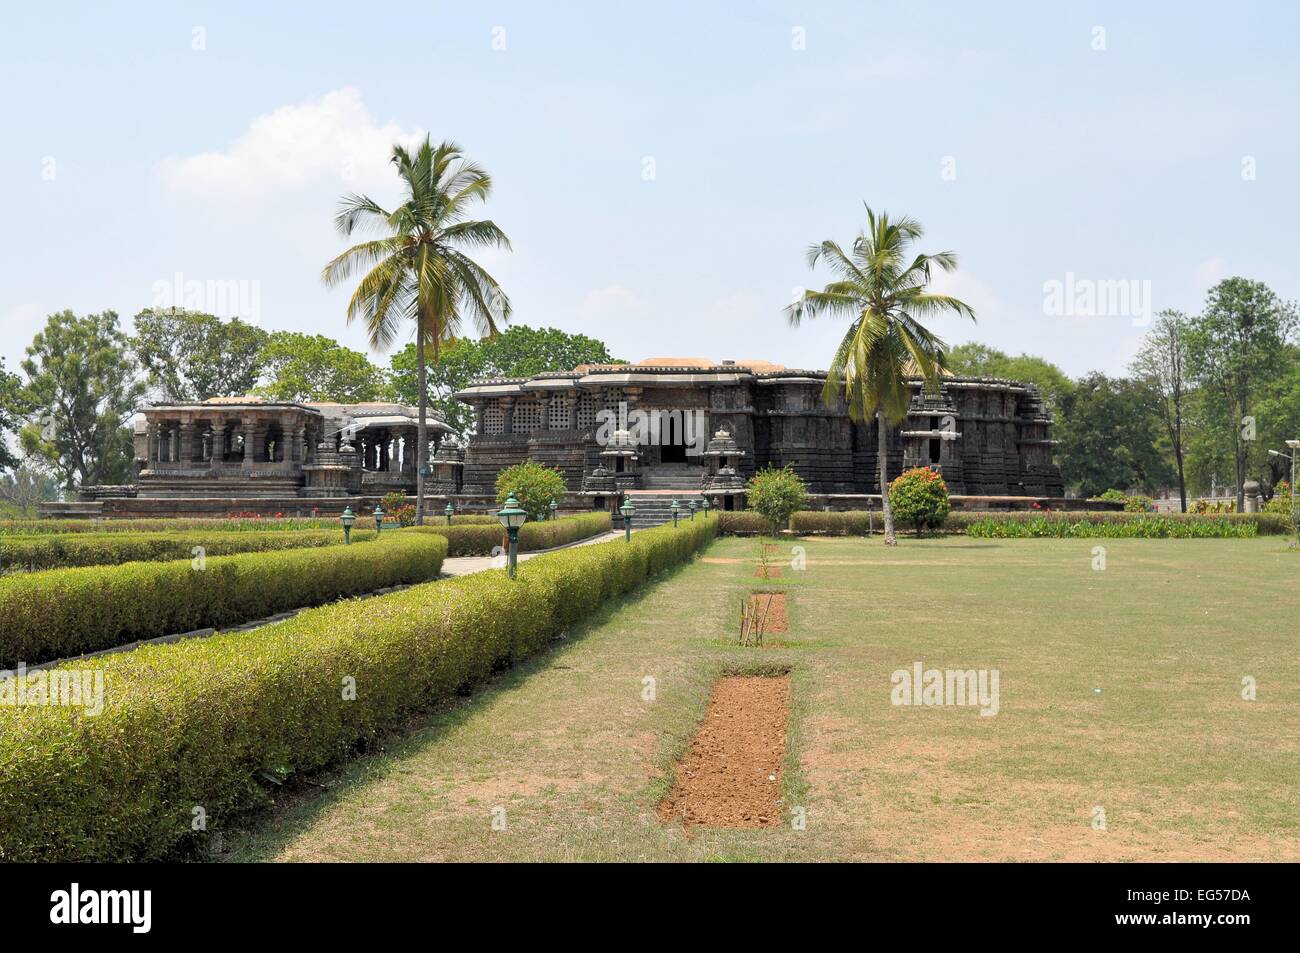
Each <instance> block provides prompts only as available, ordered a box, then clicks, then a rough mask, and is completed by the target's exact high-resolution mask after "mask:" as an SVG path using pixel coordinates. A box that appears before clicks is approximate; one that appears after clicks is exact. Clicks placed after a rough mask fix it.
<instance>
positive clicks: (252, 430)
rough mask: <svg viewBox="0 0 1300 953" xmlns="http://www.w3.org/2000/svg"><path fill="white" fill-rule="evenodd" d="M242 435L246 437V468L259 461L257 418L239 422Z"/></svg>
mask: <svg viewBox="0 0 1300 953" xmlns="http://www.w3.org/2000/svg"><path fill="white" fill-rule="evenodd" d="M239 430H240V433H242V434H243V436H244V459H243V464H244V466H249V465H250V464H252V463H254V462H255V461H256V460H257V418H256V417H243V418H241V419H240V422H239Z"/></svg>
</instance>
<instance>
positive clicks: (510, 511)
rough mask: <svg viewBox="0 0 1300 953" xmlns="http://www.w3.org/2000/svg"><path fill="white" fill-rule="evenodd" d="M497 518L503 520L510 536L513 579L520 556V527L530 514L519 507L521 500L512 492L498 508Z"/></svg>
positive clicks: (509, 567)
mask: <svg viewBox="0 0 1300 953" xmlns="http://www.w3.org/2000/svg"><path fill="white" fill-rule="evenodd" d="M497 519H498V520H500V521H501V525H502V526H504V527H505V528H506V533H507V535H509V537H510V556H509V563H508V564H507V574H508V575H509V576H510V578H511V579H513V578H515V563H516V561H517V560H518V557H519V527H521V526H523V525H524V523H525V522H526V521H527V520H528V514H527V513H525V512H524V511H523V510H521V509H520V508H519V501H518V500H516V499H515V495H514V494H513V493H511V494H510V495H509V496H507V497H506V502H505V505H504V506H502V507H501V509H499V510H497Z"/></svg>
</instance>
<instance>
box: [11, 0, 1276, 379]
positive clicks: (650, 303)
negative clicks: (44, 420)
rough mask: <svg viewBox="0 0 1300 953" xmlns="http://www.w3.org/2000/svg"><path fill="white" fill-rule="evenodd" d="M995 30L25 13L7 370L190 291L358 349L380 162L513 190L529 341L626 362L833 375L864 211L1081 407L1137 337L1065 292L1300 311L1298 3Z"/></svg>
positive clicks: (1002, 10)
mask: <svg viewBox="0 0 1300 953" xmlns="http://www.w3.org/2000/svg"><path fill="white" fill-rule="evenodd" d="M978 6H979V7H980V9H976V7H977V5H975V4H966V3H953V4H930V3H919V2H903V3H829V2H828V3H776V2H759V3H752V2H750V3H741V2H736V3H699V2H695V3H674V2H658V3H654V4H610V3H607V2H605V3H583V4H578V3H552V4H539V3H482V4H454V5H453V4H446V3H419V4H410V5H406V4H390V5H379V6H371V7H366V6H364V5H357V4H355V3H349V4H336V3H328V2H314V3H310V4H307V3H302V4H266V3H259V4H245V3H220V4H218V3H211V4H146V3H133V4H129V5H127V4H118V5H113V6H112V7H111V8H110V7H109V6H108V5H101V4H72V5H67V12H61V13H59V14H55V13H53V12H52V8H41V7H39V6H38V5H34V4H28V5H23V6H21V7H15V8H12V9H10V10H7V11H6V12H5V25H4V29H3V31H2V32H0V100H2V101H3V121H4V127H5V134H4V141H5V148H4V149H3V150H0V181H2V182H3V183H4V205H5V208H6V210H7V212H8V222H7V227H5V228H4V229H3V231H2V232H0V261H3V262H4V280H3V282H2V283H0V322H2V324H0V326H2V327H3V332H4V333H3V341H2V342H0V355H3V356H4V358H5V360H6V364H7V366H8V367H9V368H11V369H12V368H14V367H15V366H16V363H17V361H18V359H19V358H20V357H21V355H22V351H23V349H24V347H25V346H26V345H27V343H28V342H29V341H30V338H31V335H32V333H33V332H34V331H35V330H36V329H37V327H38V326H39V325H40V324H41V323H43V320H44V316H45V315H46V314H48V313H49V312H51V311H54V310H59V309H62V308H73V309H75V310H76V311H78V312H86V311H91V310H100V309H103V308H113V309H116V310H117V311H119V312H120V313H121V314H122V315H123V317H124V318H129V316H130V315H132V314H134V313H135V312H136V311H137V310H139V309H140V308H142V307H145V306H147V305H149V304H150V303H151V301H152V300H153V299H154V297H155V294H156V293H157V288H156V287H155V286H156V283H158V282H168V283H170V282H172V281H173V276H174V275H176V274H177V273H180V274H182V275H183V276H184V278H185V279H187V280H200V281H207V280H213V281H239V282H244V283H245V284H244V289H245V291H246V294H248V295H250V296H251V295H252V294H254V293H255V294H256V295H257V298H256V304H257V306H258V314H257V315H256V316H257V317H258V318H259V321H260V323H261V324H262V326H264V327H267V328H269V329H282V328H283V329H295V330H303V331H315V332H320V333H325V334H329V335H332V336H335V337H337V338H339V340H341V341H343V342H344V343H347V344H349V345H350V346H354V347H358V348H364V337H363V335H362V333H361V331H360V329H359V328H347V327H345V325H344V322H343V309H344V302H345V294H344V292H342V291H335V292H329V291H326V290H325V289H324V288H323V287H322V286H321V285H320V282H319V278H318V275H319V270H320V267H321V265H322V264H323V263H324V262H325V261H326V260H327V259H328V258H329V257H330V256H331V255H333V254H334V253H336V252H337V251H338V250H339V249H340V248H341V247H342V243H341V240H340V239H338V238H337V237H336V236H335V234H334V233H333V231H332V228H331V225H330V218H331V215H332V212H333V209H334V205H335V202H336V201H337V198H338V196H339V195H340V193H342V192H344V191H346V190H348V189H351V188H358V189H360V190H362V191H369V192H371V193H372V194H374V195H375V196H376V197H377V198H379V199H381V200H384V201H386V200H388V199H390V198H391V197H392V196H393V194H394V193H393V191H392V177H391V174H390V172H389V170H388V168H387V166H386V165H385V160H386V154H387V150H388V149H389V147H390V146H391V143H392V141H393V140H394V139H395V138H398V137H407V136H411V135H414V134H415V133H417V132H422V131H425V130H428V131H431V132H432V133H433V134H434V136H435V138H441V137H448V138H454V139H456V140H458V141H459V142H460V143H461V144H462V145H464V146H465V147H466V149H467V151H468V152H469V153H470V154H471V155H472V156H473V157H475V158H476V159H477V160H479V161H480V162H481V163H483V164H484V165H485V166H487V168H488V169H489V170H490V171H491V172H492V173H493V175H494V177H495V180H496V193H495V196H494V198H493V200H492V201H491V202H490V204H489V205H488V206H487V208H486V214H487V215H489V216H490V217H492V218H494V219H495V220H496V221H497V223H498V224H500V225H501V226H502V227H503V228H504V229H505V230H506V231H507V232H508V233H509V234H510V236H511V238H512V239H513V241H514V252H513V254H493V255H490V256H487V257H486V263H487V264H488V265H489V266H490V268H491V270H492V271H493V272H494V273H495V274H496V275H497V277H498V278H499V279H500V281H501V282H502V284H503V285H504V287H505V288H506V290H507V292H508V293H509V294H510V295H511V297H512V299H513V301H514V304H515V309H516V320H518V321H520V322H523V323H527V324H532V325H553V326H556V327H560V328H564V329H566V330H569V331H582V332H584V333H588V334H592V335H595V336H598V337H601V338H603V339H605V340H606V341H607V342H608V343H609V345H610V347H611V348H612V350H613V351H614V352H615V353H617V354H618V355H620V356H622V357H625V358H629V359H637V358H642V357H650V356H665V355H684V354H698V355H703V356H708V357H712V358H715V359H724V358H748V357H761V358H767V359H770V360H775V361H779V362H782V363H785V364H788V365H791V366H803V367H824V366H825V363H826V360H827V357H828V356H829V353H830V351H831V349H832V347H833V345H834V342H835V341H836V340H837V338H838V336H839V334H840V333H842V330H843V326H842V325H840V324H835V323H826V324H822V325H816V326H806V327H804V328H801V329H798V330H793V329H790V328H788V327H787V326H786V325H785V323H784V321H783V319H782V317H781V309H782V307H783V306H784V305H785V304H786V302H787V301H788V300H789V299H790V296H791V294H792V289H794V288H796V287H797V286H800V285H802V284H805V283H807V284H813V283H815V282H816V281H817V279H818V278H819V277H820V278H824V276H815V275H813V274H811V273H810V272H809V271H808V270H807V269H806V267H805V265H804V257H803V256H804V249H805V247H806V246H807V245H808V243H809V242H811V241H814V240H820V239H822V238H836V239H839V240H842V241H845V242H847V241H849V240H850V239H851V238H852V236H853V234H854V233H855V231H856V229H857V227H858V226H859V225H860V223H861V220H862V215H861V203H862V202H863V201H864V200H866V201H868V202H870V203H871V204H872V205H874V206H876V207H877V208H884V209H888V210H890V211H891V212H894V213H899V212H906V213H908V214H911V215H913V216H915V217H917V218H919V219H920V220H921V221H922V222H923V223H924V225H925V227H926V229H927V236H926V238H925V240H924V242H923V245H922V248H923V249H924V250H940V249H952V250H955V251H956V252H957V253H958V254H959V256H960V259H961V270H960V272H959V273H958V274H957V275H956V276H954V277H953V278H951V279H950V280H949V281H948V282H947V284H946V288H947V289H948V290H951V291H952V292H953V293H955V294H958V295H960V296H962V297H965V298H966V299H967V300H968V301H970V303H971V304H973V305H974V306H975V307H976V309H977V310H978V312H979V324H978V326H970V325H968V324H967V325H964V324H962V323H959V322H957V321H956V320H953V319H945V320H943V321H941V322H938V323H937V330H939V331H940V333H942V334H944V335H945V336H946V337H947V338H948V340H950V341H952V342H954V343H955V342H959V341H963V340H970V339H976V340H982V341H985V342H988V343H991V344H994V345H996V346H999V347H1002V348H1004V349H1008V350H1012V351H1019V350H1028V351H1030V352H1032V353H1037V354H1041V355H1043V356H1045V357H1048V358H1050V359H1051V360H1054V361H1056V362H1058V363H1059V364H1061V365H1062V366H1063V367H1065V368H1066V370H1068V371H1069V372H1071V373H1074V374H1079V373H1083V372H1085V371H1087V370H1090V369H1093V368H1100V369H1103V370H1107V371H1111V372H1117V371H1121V370H1122V369H1123V368H1124V366H1125V364H1126V363H1127V361H1128V359H1129V358H1130V356H1131V354H1132V352H1133V349H1134V346H1135V344H1136V341H1137V339H1138V337H1139V336H1140V333H1141V328H1140V327H1135V325H1134V319H1133V317H1132V316H1131V315H1126V314H1120V315H1115V314H1111V315H1105V314H1103V315H1096V316H1086V315H1085V316H1080V315H1073V316H1054V315H1050V314H1045V313H1044V291H1043V287H1044V283H1045V282H1048V281H1052V280H1058V281H1064V280H1065V278H1066V275H1067V273H1073V274H1074V276H1075V277H1076V279H1082V280H1135V281H1138V282H1149V283H1150V285H1149V287H1150V291H1151V299H1150V304H1151V306H1152V307H1153V308H1155V309H1160V308H1164V307H1176V308H1182V309H1185V310H1195V309H1197V308H1198V307H1199V305H1200V303H1201V301H1202V300H1203V297H1204V292H1205V289H1206V288H1207V287H1208V286H1209V285H1210V284H1211V283H1213V281H1215V280H1217V279H1218V278H1221V277H1224V276H1226V275H1229V274H1243V275H1246V276H1249V277H1252V278H1258V279H1261V280H1264V281H1267V282H1269V283H1270V284H1272V285H1273V287H1274V288H1275V289H1276V290H1277V291H1278V292H1279V293H1281V294H1282V295H1284V296H1285V297H1288V298H1291V297H1296V296H1298V295H1300V289H1298V288H1297V280H1296V278H1295V273H1294V263H1295V260H1296V257H1297V250H1298V249H1297V238H1296V237H1295V236H1296V226H1295V217H1296V216H1295V214H1294V212H1295V209H1296V208H1297V202H1296V199H1297V197H1298V193H1300V189H1298V186H1297V175H1298V174H1300V163H1298V162H1297V161H1296V160H1297V137H1298V136H1300V131H1298V125H1300V124H1297V122H1296V120H1297V108H1296V105H1295V104H1296V103H1297V102H1300V71H1298V70H1297V67H1296V65H1295V55H1294V40H1295V36H1296V35H1297V33H1298V32H1300V29H1298V28H1300V15H1297V13H1296V12H1295V7H1294V5H1292V4H1286V3H1281V2H1278V3H1273V4H1251V3H1244V4H1243V3H1234V4H1228V3H1218V4H1212V5H1211V4H1191V3H1186V2H1179V3H1161V4H1155V3H1150V4H1148V3H1142V4H1135V3H1072V4H1042V3H1024V4H1020V3H1015V4H1013V3H990V4H981V5H978ZM402 8H406V10H407V12H405V13H404V14H402V15H400V16H399V15H398V10H399V9H402ZM984 8H987V9H984ZM1097 28H1101V29H1102V30H1104V35H1103V34H1100V33H1098V32H1097ZM196 31H199V32H196ZM798 31H802V33H801V34H800V33H799V32H798ZM800 35H802V37H803V38H804V43H803V45H804V47H805V48H803V49H797V48H795V47H797V46H799V42H798V39H799V36H800ZM494 39H495V41H496V45H497V46H500V45H502V40H504V47H505V48H504V49H494ZM1099 41H1104V42H1102V43H1099ZM1098 45H1104V49H1096V48H1095V47H1097V46H1098ZM195 46H201V47H203V48H201V49H195ZM646 157H652V159H653V163H654V177H653V179H651V180H647V178H646V177H645V175H644V171H643V170H644V169H645V163H646ZM946 157H950V158H946ZM945 162H947V163H948V165H947V166H946V168H948V169H949V170H955V178H953V177H951V176H949V177H948V178H945V176H944V174H943V173H944V170H945ZM1243 163H1245V168H1247V169H1249V168H1250V167H1251V166H1252V165H1253V168H1254V170H1255V174H1254V178H1253V179H1252V178H1249V177H1248V176H1246V177H1244V176H1243ZM51 173H52V177H51ZM1139 287H1141V286H1139ZM245 300H246V303H247V302H250V301H252V300H253V299H252V298H251V297H247V298H246V299H245ZM377 359H379V360H381V361H383V362H385V363H386V360H387V359H386V357H378V358H377Z"/></svg>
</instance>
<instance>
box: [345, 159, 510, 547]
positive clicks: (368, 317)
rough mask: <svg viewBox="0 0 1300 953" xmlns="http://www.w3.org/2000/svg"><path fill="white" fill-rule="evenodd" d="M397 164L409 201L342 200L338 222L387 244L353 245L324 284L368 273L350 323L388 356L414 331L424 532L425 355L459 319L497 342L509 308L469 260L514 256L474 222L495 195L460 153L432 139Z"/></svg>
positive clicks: (485, 225) (418, 507) (418, 510)
mask: <svg viewBox="0 0 1300 953" xmlns="http://www.w3.org/2000/svg"><path fill="white" fill-rule="evenodd" d="M392 161H393V165H394V166H396V167H397V173H398V176H399V177H400V178H401V181H402V187H403V189H404V191H405V193H406V200H405V201H404V202H402V204H401V205H399V206H398V207H397V208H395V209H394V210H393V211H391V212H389V211H387V210H385V209H384V208H382V207H381V206H380V205H379V204H378V203H377V202H375V200H374V199H371V198H368V197H367V196H364V195H356V194H351V195H347V196H345V197H344V198H343V200H342V202H341V203H340V206H339V211H338V214H337V215H336V216H335V218H334V224H335V226H336V227H337V228H338V230H339V232H340V234H342V235H344V236H351V235H352V234H353V233H354V232H356V231H358V230H362V229H368V230H370V231H373V232H375V233H377V234H379V235H380V236H381V237H379V238H375V239H371V240H370V241H365V242H362V243H360V244H358V245H353V246H352V247H351V248H349V249H348V250H347V251H345V252H343V253H342V254H341V255H339V256H338V257H337V258H335V259H334V260H333V261H331V262H330V263H329V264H327V265H326V266H325V268H324V270H323V271H322V272H321V278H322V280H323V281H324V282H325V284H327V285H329V286H331V287H334V286H336V285H339V284H342V283H343V282H345V281H347V280H348V279H349V278H350V277H352V276H353V275H354V274H356V273H358V272H364V276H363V277H362V278H361V281H360V283H359V284H358V285H357V288H356V290H355V291H354V292H353V293H352V299H351V300H350V301H349V302H348V312H347V317H348V322H349V323H351V322H352V321H353V320H355V319H358V318H360V319H361V320H362V321H363V322H365V325H366V330H367V332H368V333H369V336H370V346H371V347H372V348H374V349H375V350H377V351H382V350H386V349H387V348H388V347H389V346H391V345H392V344H393V342H394V341H396V340H397V337H398V335H400V334H401V333H403V331H404V330H405V328H406V325H407V324H408V322H411V323H414V325H415V327H414V332H415V359H416V360H415V363H416V389H417V398H418V399H417V400H416V404H417V405H418V406H419V421H418V434H417V444H418V445H417V447H416V457H417V467H416V474H417V476H416V493H415V522H416V524H417V525H418V524H422V523H423V522H424V483H425V469H426V466H427V463H428V459H429V433H428V423H427V420H426V416H427V414H426V411H427V409H428V405H429V387H428V374H427V370H426V366H425V348H426V347H430V346H431V347H432V348H433V360H434V363H435V364H436V363H437V362H438V359H439V355H440V353H441V349H442V347H443V345H445V344H447V343H448V342H450V341H452V340H455V339H456V338H457V337H459V336H460V334H461V319H462V316H468V317H469V318H470V319H471V320H472V321H473V323H474V325H475V327H476V328H477V330H478V332H479V333H480V334H481V335H484V336H490V335H494V334H496V333H497V323H498V322H500V323H502V324H504V323H505V322H506V321H508V320H509V318H510V299H509V298H507V297H506V295H505V292H503V291H502V290H501V286H500V285H499V284H498V283H497V280H496V279H495V278H493V277H492V276H491V275H490V274H488V272H487V271H486V270H484V268H483V267H482V266H481V265H479V264H478V263H477V262H476V261H474V260H473V259H472V258H470V257H469V255H467V254H466V251H465V250H466V249H468V250H471V251H477V250H479V249H483V248H492V247H504V248H509V247H510V240H509V239H508V238H506V235H505V232H503V231H501V229H499V228H498V227H497V226H496V224H495V223H493V222H492V221H490V220H486V219H485V220H475V219H471V218H469V217H468V216H469V214H470V212H471V210H472V207H473V205H474V203H476V202H483V201H486V200H487V197H488V195H489V194H491V191H492V179H491V178H490V177H489V176H488V174H487V172H485V171H484V170H483V169H482V168H480V167H479V166H477V165H475V164H474V163H472V162H470V161H469V160H468V159H466V158H465V157H464V156H463V155H462V154H461V149H460V146H458V145H456V144H455V143H452V142H442V143H440V144H439V145H438V146H437V148H434V146H433V145H432V144H431V143H430V141H429V138H428V137H427V136H426V137H425V140H424V142H423V144H421V146H420V147H419V149H417V150H416V152H415V155H411V154H410V153H409V152H408V151H407V150H406V149H405V148H403V147H402V146H394V147H393V159H392Z"/></svg>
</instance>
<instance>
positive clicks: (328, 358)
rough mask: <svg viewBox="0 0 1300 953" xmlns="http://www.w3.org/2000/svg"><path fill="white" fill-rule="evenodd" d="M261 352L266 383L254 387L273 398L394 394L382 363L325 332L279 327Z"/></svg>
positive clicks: (344, 400) (355, 399) (347, 400)
mask: <svg viewBox="0 0 1300 953" xmlns="http://www.w3.org/2000/svg"><path fill="white" fill-rule="evenodd" d="M259 357H260V359H261V363H262V367H263V374H264V380H265V381H266V383H265V384H263V385H261V386H259V387H257V388H256V389H255V390H254V391H253V393H255V394H261V395H263V396H265V397H270V398H272V399H273V400H296V401H302V400H322V401H336V402H338V403H341V404H358V403H362V402H364V401H372V400H385V399H387V398H388V397H389V387H388V382H387V380H386V379H385V377H386V375H385V374H384V371H383V369H382V368H379V367H376V366H375V365H374V364H372V363H370V358H368V357H366V355H364V354H362V353H361V352H360V351H353V350H350V349H349V348H346V347H343V346H342V345H340V344H339V342H338V341H335V340H334V339H333V338H327V337H325V336H324V335H323V334H299V333H297V332H294V331H276V332H274V333H273V334H272V335H271V337H270V339H269V340H268V341H267V342H266V346H265V347H263V348H262V351H261V354H260V355H259Z"/></svg>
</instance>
